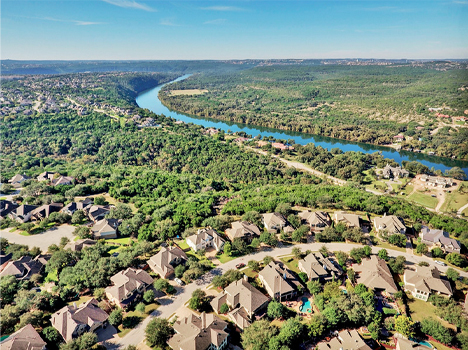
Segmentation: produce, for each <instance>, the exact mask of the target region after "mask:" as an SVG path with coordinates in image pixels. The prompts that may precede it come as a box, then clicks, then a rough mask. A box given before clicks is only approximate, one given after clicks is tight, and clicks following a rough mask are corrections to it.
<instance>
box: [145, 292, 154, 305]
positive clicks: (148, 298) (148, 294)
mask: <svg viewBox="0 0 468 350" xmlns="http://www.w3.org/2000/svg"><path fill="white" fill-rule="evenodd" d="M143 300H144V301H145V302H146V303H148V304H150V303H152V302H153V301H154V292H153V291H152V290H151V289H149V290H147V291H146V292H145V294H143Z"/></svg>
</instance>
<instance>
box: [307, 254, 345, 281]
mask: <svg viewBox="0 0 468 350" xmlns="http://www.w3.org/2000/svg"><path fill="white" fill-rule="evenodd" d="M298 267H299V269H300V270H301V271H302V272H305V273H306V274H307V277H308V278H309V279H317V278H328V277H332V276H335V275H338V276H339V275H341V274H342V270H341V268H340V267H339V265H338V264H336V263H334V262H333V260H332V259H329V258H325V257H324V256H323V255H322V254H321V253H319V252H317V253H310V254H309V255H307V256H306V257H305V258H304V259H302V260H299V263H298Z"/></svg>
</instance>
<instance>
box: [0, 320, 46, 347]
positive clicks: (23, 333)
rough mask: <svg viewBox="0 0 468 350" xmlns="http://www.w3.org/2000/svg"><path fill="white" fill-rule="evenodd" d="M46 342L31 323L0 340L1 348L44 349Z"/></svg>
mask: <svg viewBox="0 0 468 350" xmlns="http://www.w3.org/2000/svg"><path fill="white" fill-rule="evenodd" d="M46 345H47V343H46V342H45V341H43V340H42V338H41V336H40V335H39V333H37V331H36V330H35V329H34V327H33V326H31V324H27V325H26V326H24V327H23V328H21V329H19V330H17V331H16V332H15V333H13V334H12V335H10V336H9V337H8V338H6V339H4V340H2V341H0V348H1V349H2V350H46Z"/></svg>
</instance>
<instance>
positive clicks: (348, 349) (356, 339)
mask: <svg viewBox="0 0 468 350" xmlns="http://www.w3.org/2000/svg"><path fill="white" fill-rule="evenodd" d="M317 349H318V350H339V349H343V350H371V349H372V348H371V347H370V346H369V345H367V344H366V343H365V342H364V340H363V339H362V338H361V336H360V335H359V333H358V332H357V331H356V330H355V329H351V330H344V331H341V332H340V333H338V337H336V338H332V339H331V340H329V341H327V342H321V343H319V344H317Z"/></svg>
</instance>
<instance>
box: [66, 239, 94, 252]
mask: <svg viewBox="0 0 468 350" xmlns="http://www.w3.org/2000/svg"><path fill="white" fill-rule="evenodd" d="M96 243H97V242H96V241H93V240H92V239H87V238H85V239H79V240H77V241H71V242H68V243H67V244H66V245H65V247H63V249H71V250H73V251H75V252H79V251H81V250H82V249H83V248H88V247H90V246H92V245H95V244H96Z"/></svg>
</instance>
